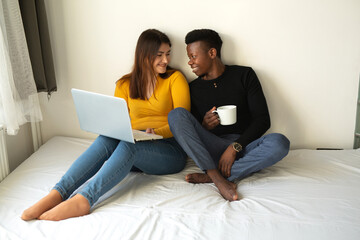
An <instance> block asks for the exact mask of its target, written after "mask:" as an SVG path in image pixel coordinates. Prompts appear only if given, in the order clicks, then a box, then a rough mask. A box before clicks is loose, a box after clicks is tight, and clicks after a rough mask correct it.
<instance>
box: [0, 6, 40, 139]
mask: <svg viewBox="0 0 360 240" xmlns="http://www.w3.org/2000/svg"><path fill="white" fill-rule="evenodd" d="M0 27H1V31H0V125H1V124H3V125H4V127H5V129H6V131H7V134H9V135H16V134H17V132H18V130H19V126H21V125H22V124H24V123H26V122H38V121H41V120H42V114H41V110H40V105H39V99H38V95H37V89H36V85H35V81H34V77H33V72H32V68H31V62H30V58H29V52H28V48H27V43H26V39H25V33H24V28H23V23H22V19H21V13H20V8H19V3H18V0H0Z"/></svg>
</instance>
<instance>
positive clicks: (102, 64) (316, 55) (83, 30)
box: [40, 0, 360, 149]
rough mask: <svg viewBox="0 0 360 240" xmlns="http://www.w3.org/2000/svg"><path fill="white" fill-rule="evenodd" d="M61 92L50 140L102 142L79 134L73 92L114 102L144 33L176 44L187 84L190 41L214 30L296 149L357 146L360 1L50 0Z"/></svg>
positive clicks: (176, 63)
mask: <svg viewBox="0 0 360 240" xmlns="http://www.w3.org/2000/svg"><path fill="white" fill-rule="evenodd" d="M46 6H47V11H48V12H47V14H48V19H49V27H50V35H51V36H50V37H51V42H52V47H53V54H54V62H55V70H56V76H57V81H58V92H56V93H54V94H53V95H52V97H51V99H50V100H49V101H48V99H47V96H46V95H45V94H42V95H41V99H40V101H41V105H42V109H43V115H44V121H43V122H42V124H41V128H42V134H43V139H44V141H46V140H48V139H49V138H51V137H52V136H54V135H66V136H77V137H94V135H90V134H86V133H84V132H82V131H81V130H80V129H79V125H78V122H77V117H76V113H75V109H74V106H73V102H72V99H71V95H70V89H71V88H72V87H74V88H80V89H85V90H90V91H96V92H99V93H105V94H109V95H112V94H113V92H114V87H115V84H114V83H115V81H116V80H117V79H118V78H119V77H121V76H122V75H123V74H125V73H128V72H129V71H130V69H131V66H132V63H133V54H134V49H135V44H136V41H137V38H138V36H139V35H140V33H141V32H142V31H143V30H145V29H147V28H157V29H159V30H161V31H164V32H165V33H167V34H168V35H169V37H170V38H171V40H172V43H173V48H172V54H173V55H172V66H173V67H177V68H180V69H181V70H182V71H183V72H184V73H185V75H186V76H187V78H188V80H189V81H190V80H192V79H194V78H195V75H194V74H192V73H191V71H190V69H189V67H188V66H187V56H186V52H185V43H184V36H185V35H186V33H187V32H189V31H191V30H193V29H195V28H212V29H214V30H216V31H218V32H219V33H220V35H221V37H222V39H223V41H224V44H223V51H222V55H223V60H224V62H225V63H227V64H239V65H248V66H252V67H253V68H254V69H255V71H256V73H257V74H258V76H259V78H260V81H261V83H262V85H263V89H264V92H265V95H266V97H267V100H268V105H269V109H270V113H271V117H272V127H271V129H270V130H269V132H281V133H284V134H285V135H287V136H288V137H289V139H290V140H291V143H292V148H293V149H294V148H316V147H342V148H352V144H353V135H354V128H355V113H356V101H357V88H358V81H359V73H360V30H359V29H360V1H359V0H301V1H300V0H272V1H267V0H238V1H236V0H223V1H218V0H182V1H169V0H153V1H148V0H137V1H119V0H76V1H73V0H62V1H58V0H48V1H46Z"/></svg>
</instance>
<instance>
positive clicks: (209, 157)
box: [168, 108, 290, 201]
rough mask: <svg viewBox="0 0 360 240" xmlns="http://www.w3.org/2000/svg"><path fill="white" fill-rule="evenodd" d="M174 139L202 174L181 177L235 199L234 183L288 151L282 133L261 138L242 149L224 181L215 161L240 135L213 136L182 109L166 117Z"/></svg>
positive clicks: (236, 196) (275, 160) (281, 156)
mask: <svg viewBox="0 0 360 240" xmlns="http://www.w3.org/2000/svg"><path fill="white" fill-rule="evenodd" d="M168 120H169V125H170V129H171V131H172V133H173V134H174V137H175V139H176V140H177V141H178V142H179V144H180V145H181V146H182V147H183V149H184V150H185V152H186V153H187V154H188V155H189V156H190V157H191V158H192V159H193V160H194V161H195V163H196V164H197V165H198V166H199V167H200V168H201V169H202V170H203V171H205V170H206V173H191V174H188V175H187V176H186V178H185V180H186V181H188V182H190V183H211V182H213V183H214V184H215V185H216V186H217V188H218V189H219V191H220V193H221V195H222V196H223V197H224V198H225V199H227V200H229V201H233V200H237V199H238V195H237V193H236V185H235V184H234V183H233V181H234V180H239V179H243V178H245V177H247V176H249V175H250V174H251V173H254V172H257V171H259V170H261V169H264V168H266V167H269V166H271V165H273V164H275V163H276V162H278V161H280V160H281V159H282V158H284V157H285V156H286V155H287V153H288V151H289V145H290V142H289V140H288V139H287V138H286V137H285V136H283V135H282V134H278V133H273V134H268V135H265V136H263V137H261V138H259V139H257V140H255V141H253V142H251V143H250V144H248V145H247V146H246V148H245V149H244V150H243V151H242V152H241V153H240V154H239V156H238V157H239V158H238V159H236V160H235V162H234V164H233V166H232V168H231V176H230V177H229V178H227V179H225V178H224V177H223V176H222V175H221V174H220V172H219V171H218V170H217V164H218V161H219V159H220V157H221V155H222V153H223V152H224V151H225V149H226V148H227V147H228V146H229V145H230V144H231V143H232V142H233V141H234V140H235V139H237V138H238V137H239V136H240V135H237V136H236V135H227V136H224V137H223V138H220V137H218V136H215V135H214V134H212V133H211V132H209V131H207V130H206V129H204V128H203V127H202V126H201V124H200V123H199V122H198V121H197V120H196V119H195V118H194V117H193V115H192V114H191V113H190V112H188V111H187V110H185V109H183V108H177V109H174V110H173V111H171V112H170V114H169V116H168Z"/></svg>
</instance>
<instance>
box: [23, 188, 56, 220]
mask: <svg viewBox="0 0 360 240" xmlns="http://www.w3.org/2000/svg"><path fill="white" fill-rule="evenodd" d="M61 202H62V197H61V195H60V193H59V192H58V191H56V190H54V189H53V190H51V191H50V192H49V194H48V195H46V196H45V197H43V198H42V199H40V200H39V201H38V202H37V203H35V204H34V205H32V206H31V207H29V208H28V209H26V210H25V211H24V212H23V214H22V215H21V219H22V220H25V221H29V220H32V219H35V218H38V217H39V216H40V215H41V214H43V213H44V212H46V211H47V210H49V209H51V208H53V207H55V206H56V205H58V204H59V203H61Z"/></svg>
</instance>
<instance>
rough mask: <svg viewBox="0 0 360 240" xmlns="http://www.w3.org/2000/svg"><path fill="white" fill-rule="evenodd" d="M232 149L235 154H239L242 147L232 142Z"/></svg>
mask: <svg viewBox="0 0 360 240" xmlns="http://www.w3.org/2000/svg"><path fill="white" fill-rule="evenodd" d="M233 147H234V149H235V151H237V152H240V151H241V150H242V146H241V145H240V143H237V142H234V143H233Z"/></svg>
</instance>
